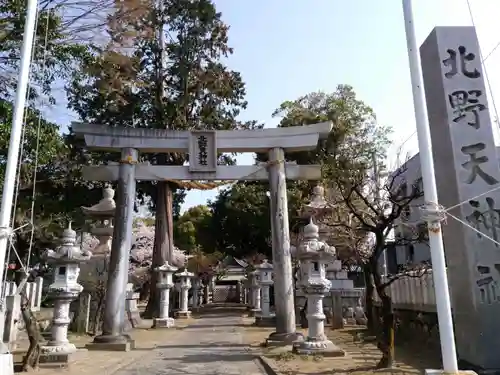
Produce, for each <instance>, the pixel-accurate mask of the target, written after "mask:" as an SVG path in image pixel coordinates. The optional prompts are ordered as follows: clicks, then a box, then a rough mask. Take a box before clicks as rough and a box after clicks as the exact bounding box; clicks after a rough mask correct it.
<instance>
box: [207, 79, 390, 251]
mask: <svg viewBox="0 0 500 375" xmlns="http://www.w3.org/2000/svg"><path fill="white" fill-rule="evenodd" d="M274 116H280V117H281V121H280V123H279V125H278V126H279V127H290V126H301V125H310V124H315V123H320V122H326V121H331V122H332V124H333V129H332V131H331V132H330V134H329V136H328V137H327V139H325V140H321V141H320V142H319V144H318V147H317V149H315V150H313V151H310V152H298V153H290V154H287V155H286V158H287V160H291V161H296V162H297V163H298V164H320V165H322V166H323V181H322V182H323V183H324V185H325V186H326V187H327V188H328V193H329V195H330V196H329V197H328V198H329V199H331V200H333V201H336V202H337V201H338V203H339V204H338V205H337V209H336V212H335V214H336V217H335V221H336V222H347V221H348V218H349V214H350V210H349V208H348V207H346V206H345V202H344V201H343V199H342V197H340V199H338V200H337V199H336V196H337V195H338V190H339V185H341V186H342V188H345V187H346V186H347V185H349V184H352V183H353V182H354V181H355V182H359V181H365V180H366V177H367V172H368V170H369V168H371V166H372V160H373V155H374V154H375V155H376V156H377V158H378V159H379V160H380V159H384V157H385V150H386V146H387V145H388V135H389V133H390V129H389V128H386V127H383V126H380V125H378V124H377V123H376V118H375V114H374V112H373V110H372V109H371V108H370V107H368V106H367V105H366V104H365V103H363V102H362V101H361V100H359V99H358V98H357V97H356V94H355V92H354V90H353V89H352V87H350V86H347V85H339V86H338V87H337V89H336V91H335V92H333V93H322V92H316V93H310V94H307V95H305V96H302V97H300V98H298V99H297V100H293V101H286V102H284V103H282V104H281V105H280V107H279V108H278V109H277V110H276V111H275V112H274ZM257 158H258V160H260V161H265V160H267V155H258V156H257ZM314 184H316V182H315V181H311V182H308V181H296V182H292V181H288V182H287V188H288V189H287V190H288V195H289V197H288V206H289V217H290V218H291V219H290V231H291V232H295V231H296V230H297V229H298V227H300V226H301V225H303V224H304V223H303V222H302V221H301V220H300V219H299V218H297V214H298V213H299V210H300V208H301V206H302V205H303V204H304V203H307V201H308V200H309V197H310V193H311V188H312V186H313V185H314ZM266 190H268V188H267V186H265V185H263V184H238V185H234V186H233V187H232V188H231V189H229V190H226V191H223V192H222V193H221V194H219V196H218V197H217V199H216V200H215V202H212V203H211V208H212V211H213V223H212V225H213V226H214V228H217V229H214V231H213V232H214V235H216V236H217V238H216V240H215V244H216V245H215V246H216V247H217V248H219V249H220V250H221V251H224V252H226V253H228V254H231V255H234V256H237V257H248V256H250V255H252V254H256V253H262V254H266V255H268V256H270V247H271V245H270V212H269V202H268V198H267V197H266ZM344 190H345V189H344ZM356 199H357V200H359V197H355V198H353V200H356ZM333 230H334V231H335V229H333ZM337 234H339V235H340V233H337ZM344 237H346V236H343V237H342V238H344ZM345 242H346V244H347V242H349V243H350V242H352V241H351V239H350V238H347V237H346V239H345ZM335 245H336V246H338V248H339V249H341V248H342V246H343V244H342V243H338V241H337V243H336V244H335ZM346 247H347V246H346Z"/></svg>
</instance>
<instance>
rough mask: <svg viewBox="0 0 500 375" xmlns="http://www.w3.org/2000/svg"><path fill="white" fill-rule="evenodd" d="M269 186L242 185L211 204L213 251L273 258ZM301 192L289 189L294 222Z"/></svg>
mask: <svg viewBox="0 0 500 375" xmlns="http://www.w3.org/2000/svg"><path fill="white" fill-rule="evenodd" d="M268 190H269V187H268V184H267V182H240V183H238V184H235V185H233V186H232V187H230V188H228V189H225V190H222V191H221V192H220V193H219V195H218V196H217V197H216V198H215V200H214V201H212V202H210V203H209V207H210V209H211V211H212V221H211V227H210V228H211V232H212V236H213V243H212V248H213V249H219V251H223V252H224V253H226V254H228V255H232V256H234V257H236V258H240V259H248V258H251V257H252V256H254V255H256V254H263V255H266V256H267V257H268V259H271V258H272V254H271V214H270V206H269V198H268V197H267V191H268ZM300 197H301V196H300V192H298V191H296V190H294V189H288V207H289V210H290V212H292V213H293V214H292V215H290V216H291V217H292V219H291V220H292V225H291V226H292V227H293V226H294V225H293V222H294V218H295V217H296V213H297V210H298V208H299V205H300Z"/></svg>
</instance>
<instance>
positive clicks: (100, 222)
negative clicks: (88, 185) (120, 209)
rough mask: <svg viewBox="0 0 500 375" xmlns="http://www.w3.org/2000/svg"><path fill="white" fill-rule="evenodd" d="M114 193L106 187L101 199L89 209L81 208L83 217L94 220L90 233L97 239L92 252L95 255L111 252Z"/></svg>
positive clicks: (114, 208)
mask: <svg viewBox="0 0 500 375" xmlns="http://www.w3.org/2000/svg"><path fill="white" fill-rule="evenodd" d="M114 196H115V191H114V190H113V189H112V188H111V187H110V186H106V187H105V188H104V189H103V191H102V199H101V200H100V201H99V203H97V204H95V205H93V206H91V207H82V212H83V214H84V215H85V216H87V217H89V218H91V219H94V220H96V222H95V223H94V225H93V226H92V229H91V230H90V233H92V234H93V235H94V236H96V237H97V239H98V240H99V245H97V247H96V248H95V249H94V250H93V252H94V253H95V254H97V253H99V254H101V253H102V254H108V253H109V252H110V251H111V239H112V237H113V218H114V217H115V211H116V203H115V200H114Z"/></svg>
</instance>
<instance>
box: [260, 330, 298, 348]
mask: <svg viewBox="0 0 500 375" xmlns="http://www.w3.org/2000/svg"><path fill="white" fill-rule="evenodd" d="M303 340H304V335H302V333H300V332H290V333H278V332H273V333H271V334H270V335H269V337H268V338H267V339H266V346H267V347H274V346H278V347H279V346H287V345H294V344H295V343H298V342H302V341H303Z"/></svg>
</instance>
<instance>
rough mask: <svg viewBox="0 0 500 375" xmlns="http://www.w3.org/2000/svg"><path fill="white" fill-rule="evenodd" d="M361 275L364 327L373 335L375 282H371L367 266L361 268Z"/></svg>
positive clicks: (370, 272)
mask: <svg viewBox="0 0 500 375" xmlns="http://www.w3.org/2000/svg"><path fill="white" fill-rule="evenodd" d="M363 271H364V272H363V275H364V278H365V286H366V288H365V314H366V320H367V321H366V326H367V328H368V331H369V332H370V333H371V334H375V331H376V325H375V308H374V297H375V282H374V280H373V274H372V271H371V269H370V266H369V265H365V266H364V267H363Z"/></svg>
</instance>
